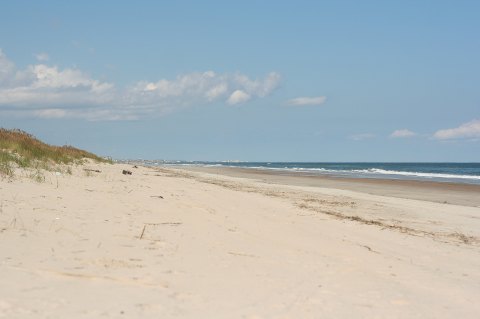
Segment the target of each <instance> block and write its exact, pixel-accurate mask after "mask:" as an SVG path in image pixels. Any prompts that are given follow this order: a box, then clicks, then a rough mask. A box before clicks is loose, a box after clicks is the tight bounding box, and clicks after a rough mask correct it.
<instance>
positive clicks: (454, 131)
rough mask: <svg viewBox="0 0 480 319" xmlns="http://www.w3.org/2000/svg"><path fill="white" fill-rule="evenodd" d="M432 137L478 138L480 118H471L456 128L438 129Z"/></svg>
mask: <svg viewBox="0 0 480 319" xmlns="http://www.w3.org/2000/svg"><path fill="white" fill-rule="evenodd" d="M433 137H434V138H436V139H439V140H449V139H460V138H473V139H476V138H480V120H473V121H470V122H468V123H464V124H462V125H460V126H459V127H456V128H449V129H444V130H439V131H437V132H435V134H434V135H433Z"/></svg>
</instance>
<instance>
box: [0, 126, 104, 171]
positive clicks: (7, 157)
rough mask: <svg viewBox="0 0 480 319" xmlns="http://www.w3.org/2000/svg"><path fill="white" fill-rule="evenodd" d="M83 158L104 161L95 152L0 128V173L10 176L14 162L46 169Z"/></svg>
mask: <svg viewBox="0 0 480 319" xmlns="http://www.w3.org/2000/svg"><path fill="white" fill-rule="evenodd" d="M85 158H87V159H93V160H95V161H100V162H106V160H105V159H103V158H101V157H98V156H97V155H95V154H92V153H90V152H87V151H84V150H80V149H78V148H75V147H72V146H53V145H48V144H45V143H43V142H42V141H40V140H38V139H36V138H35V137H34V136H33V135H31V134H28V133H26V132H24V131H21V130H17V129H14V130H7V129H3V128H0V175H8V176H11V175H12V174H13V166H12V165H14V164H16V165H18V166H19V167H24V168H28V167H33V168H44V169H48V168H50V167H51V166H52V165H56V164H71V163H80V162H81V161H82V160H83V159H85Z"/></svg>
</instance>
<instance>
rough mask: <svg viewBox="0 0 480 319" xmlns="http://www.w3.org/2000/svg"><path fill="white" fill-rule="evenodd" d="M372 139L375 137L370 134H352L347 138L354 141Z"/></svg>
mask: <svg viewBox="0 0 480 319" xmlns="http://www.w3.org/2000/svg"><path fill="white" fill-rule="evenodd" d="M374 137H375V134H372V133H360V134H354V135H350V136H349V138H350V139H351V140H354V141H363V140H367V139H370V138H374Z"/></svg>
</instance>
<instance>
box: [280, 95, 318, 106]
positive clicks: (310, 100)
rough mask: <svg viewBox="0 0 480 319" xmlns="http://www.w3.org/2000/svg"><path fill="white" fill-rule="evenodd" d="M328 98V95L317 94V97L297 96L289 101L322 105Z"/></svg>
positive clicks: (297, 103) (291, 103)
mask: <svg viewBox="0 0 480 319" xmlns="http://www.w3.org/2000/svg"><path fill="white" fill-rule="evenodd" d="M326 100H327V97H326V96H316V97H297V98H295V99H291V100H289V101H288V102H287V103H288V104H289V105H298V106H301V105H321V104H323V103H325V101H326Z"/></svg>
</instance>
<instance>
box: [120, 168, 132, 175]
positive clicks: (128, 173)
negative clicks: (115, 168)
mask: <svg viewBox="0 0 480 319" xmlns="http://www.w3.org/2000/svg"><path fill="white" fill-rule="evenodd" d="M122 174H123V175H132V172H131V171H127V170H126V169H124V170H123V171H122Z"/></svg>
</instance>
